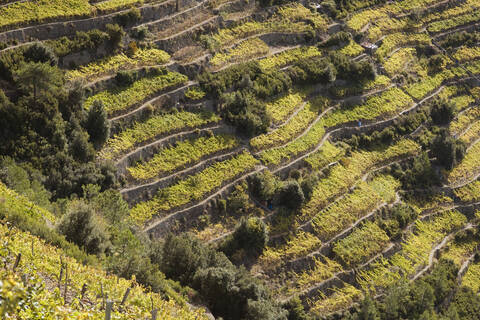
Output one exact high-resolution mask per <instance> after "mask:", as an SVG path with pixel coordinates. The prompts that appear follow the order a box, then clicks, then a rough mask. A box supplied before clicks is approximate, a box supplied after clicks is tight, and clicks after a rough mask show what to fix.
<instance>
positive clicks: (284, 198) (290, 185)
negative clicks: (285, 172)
mask: <svg viewBox="0 0 480 320" xmlns="http://www.w3.org/2000/svg"><path fill="white" fill-rule="evenodd" d="M275 198H276V203H278V204H279V205H281V206H285V207H287V208H289V209H291V210H297V209H298V208H300V207H301V206H302V204H303V202H304V201H305V195H304V194H303V191H302V188H301V187H300V185H299V184H298V182H297V181H295V180H292V181H288V182H286V183H285V184H284V185H283V186H282V187H280V188H279V189H278V191H277V194H276V196H275Z"/></svg>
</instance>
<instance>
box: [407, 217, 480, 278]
mask: <svg viewBox="0 0 480 320" xmlns="http://www.w3.org/2000/svg"><path fill="white" fill-rule="evenodd" d="M472 227H473V224H471V223H468V224H467V225H466V226H465V227H463V228H461V229H460V230H457V231H454V232H451V233H450V234H448V235H447V236H446V237H445V238H443V240H442V241H441V242H440V243H438V244H437V245H436V246H435V247H433V249H432V251H430V254H429V255H428V264H427V265H426V266H425V267H424V268H423V269H422V270H420V271H419V272H418V273H417V274H415V275H414V276H413V277H412V279H410V281H411V282H412V281H415V280H417V279H418V278H420V277H421V276H422V275H423V274H424V273H425V272H427V271H428V270H430V268H431V267H432V265H433V262H434V260H435V255H436V254H437V252H438V251H439V250H440V249H442V248H443V247H444V246H445V245H446V244H447V242H448V241H449V240H451V239H452V237H453V236H454V235H455V234H457V233H459V232H461V231H464V230H467V229H471V228H472Z"/></svg>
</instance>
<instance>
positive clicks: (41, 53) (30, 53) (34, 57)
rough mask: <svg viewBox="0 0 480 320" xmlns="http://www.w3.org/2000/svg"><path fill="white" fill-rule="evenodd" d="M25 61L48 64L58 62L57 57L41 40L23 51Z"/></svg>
mask: <svg viewBox="0 0 480 320" xmlns="http://www.w3.org/2000/svg"><path fill="white" fill-rule="evenodd" d="M23 56H24V57H25V60H26V61H29V62H30V61H31V62H41V63H48V64H50V66H52V67H53V66H56V65H57V64H58V58H57V57H56V56H55V53H53V50H52V49H51V48H50V47H47V46H46V45H44V44H43V43H41V42H35V43H34V44H32V45H31V46H29V47H28V49H27V50H25V52H24V53H23Z"/></svg>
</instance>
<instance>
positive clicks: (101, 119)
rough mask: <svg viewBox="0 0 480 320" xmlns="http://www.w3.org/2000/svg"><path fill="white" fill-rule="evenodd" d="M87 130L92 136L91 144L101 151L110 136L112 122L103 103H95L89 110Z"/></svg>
mask: <svg viewBox="0 0 480 320" xmlns="http://www.w3.org/2000/svg"><path fill="white" fill-rule="evenodd" d="M85 129H86V130H87V132H88V134H89V136H90V142H91V143H93V146H94V147H95V149H97V150H100V148H101V147H102V146H103V145H104V144H105V142H107V139H108V137H109V135H110V122H109V121H108V117H107V112H106V111H105V108H104V107H103V103H102V102H100V101H95V102H94V103H93V105H92V106H91V107H90V109H89V110H88V115H87V120H86V123H85Z"/></svg>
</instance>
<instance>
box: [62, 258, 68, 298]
mask: <svg viewBox="0 0 480 320" xmlns="http://www.w3.org/2000/svg"><path fill="white" fill-rule="evenodd" d="M67 289H68V264H66V265H65V290H64V291H63V300H64V301H65V304H66V303H67Z"/></svg>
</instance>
